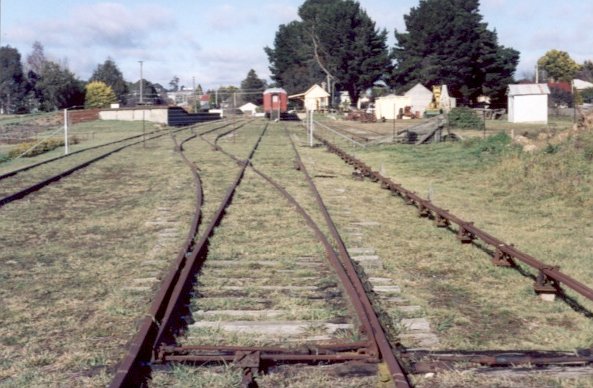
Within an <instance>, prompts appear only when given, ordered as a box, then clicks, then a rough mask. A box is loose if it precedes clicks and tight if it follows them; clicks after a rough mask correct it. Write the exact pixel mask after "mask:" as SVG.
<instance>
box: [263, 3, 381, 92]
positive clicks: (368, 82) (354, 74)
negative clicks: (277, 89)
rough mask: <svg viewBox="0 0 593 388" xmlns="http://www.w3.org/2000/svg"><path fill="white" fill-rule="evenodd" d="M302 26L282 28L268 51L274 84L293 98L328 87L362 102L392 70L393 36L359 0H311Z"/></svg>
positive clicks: (303, 12) (302, 13)
mask: <svg viewBox="0 0 593 388" xmlns="http://www.w3.org/2000/svg"><path fill="white" fill-rule="evenodd" d="M299 16H300V17H301V19H302V21H301V22H299V21H295V22H292V23H290V24H288V25H282V26H280V30H279V31H278V32H277V33H276V40H275V41H274V44H275V47H274V49H270V48H266V53H267V54H268V58H269V60H270V64H271V66H270V70H271V71H272V75H273V79H274V80H275V81H277V82H278V84H279V85H280V86H282V87H285V88H286V89H287V90H288V91H289V93H291V92H293V91H296V90H292V86H293V84H295V83H298V85H299V86H300V90H298V91H304V90H305V89H307V88H308V87H310V86H311V85H312V84H313V83H321V82H324V81H325V82H328V81H329V83H331V84H333V85H335V87H336V89H338V90H344V91H348V93H349V94H350V99H351V100H352V102H353V103H356V101H357V100H358V97H359V95H360V93H361V92H362V91H364V90H365V89H367V88H369V87H371V86H372V85H373V83H374V82H375V81H377V80H379V79H381V78H382V76H383V75H384V74H385V73H386V71H387V70H388V68H389V66H390V60H389V55H388V51H387V45H386V41H387V32H386V31H385V30H379V29H377V28H376V26H375V22H373V21H372V20H371V18H370V17H369V16H368V15H367V13H366V12H365V11H364V10H363V9H362V8H361V7H360V4H359V3H358V2H357V1H353V0H307V1H305V2H304V3H303V5H301V7H300V8H299Z"/></svg>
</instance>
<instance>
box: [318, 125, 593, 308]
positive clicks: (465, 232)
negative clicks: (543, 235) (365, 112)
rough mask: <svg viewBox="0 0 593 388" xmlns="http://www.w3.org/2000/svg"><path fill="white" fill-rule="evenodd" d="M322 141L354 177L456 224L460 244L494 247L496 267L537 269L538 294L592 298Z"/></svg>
mask: <svg viewBox="0 0 593 388" xmlns="http://www.w3.org/2000/svg"><path fill="white" fill-rule="evenodd" d="M315 137H316V139H318V140H319V141H320V142H321V143H323V144H324V145H325V146H326V147H327V149H328V150H329V151H330V152H333V153H335V154H336V155H338V156H339V157H340V158H341V159H342V160H343V161H345V162H346V163H347V164H349V165H351V166H352V167H353V168H354V170H355V172H354V173H353V174H355V175H356V176H358V177H360V178H369V179H370V180H371V181H373V182H380V183H381V187H382V188H384V189H386V190H390V191H391V192H392V193H393V194H394V195H398V196H400V197H401V198H402V199H404V201H405V202H406V203H407V204H409V205H414V206H415V207H416V208H418V215H419V216H420V217H426V218H430V219H433V220H434V222H435V225H436V226H437V227H449V226H451V224H456V225H457V226H458V230H457V238H458V239H459V240H460V241H461V242H462V243H472V242H473V241H474V240H476V239H480V240H482V241H483V242H484V243H486V244H488V245H490V246H492V247H493V248H494V255H493V258H492V261H493V263H494V264H495V265H498V266H507V267H512V266H516V262H515V261H514V260H518V261H520V262H522V263H524V264H526V265H528V266H530V267H532V268H534V269H536V270H537V271H538V275H537V279H536V281H535V284H534V289H535V291H536V292H537V293H554V294H562V293H563V290H562V289H561V287H560V284H564V285H565V286H566V287H568V288H570V289H572V290H573V291H575V292H577V293H579V294H580V295H582V296H584V297H585V298H587V299H588V300H591V301H593V289H591V288H590V287H588V286H586V285H585V284H583V283H581V282H579V281H577V280H576V279H574V278H572V277H570V276H568V275H566V274H565V273H562V272H560V270H559V268H558V267H557V266H552V265H549V264H546V263H544V262H542V261H540V260H538V259H536V258H535V257H533V256H531V255H528V254H527V253H525V252H522V251H520V250H518V249H517V248H515V247H514V246H513V245H510V244H506V243H504V242H503V241H502V240H500V239H498V238H496V237H494V236H492V235H490V234H488V233H487V232H485V231H483V230H482V229H480V228H478V227H476V226H475V225H474V224H473V223H472V222H468V221H464V220H463V219H461V218H459V217H457V216H455V215H453V214H451V213H450V212H449V211H448V210H445V209H442V208H440V207H438V206H436V205H435V204H433V203H432V202H431V201H430V200H427V199H423V198H421V197H420V196H419V195H418V194H416V193H415V192H412V191H410V190H407V189H406V188H404V187H403V186H402V185H401V184H398V183H395V182H393V181H392V180H391V179H389V178H387V177H384V176H383V175H381V174H380V173H379V172H378V171H373V169H372V168H371V167H369V166H368V165H366V164H365V163H364V162H362V161H360V160H358V159H356V158H355V157H353V156H351V155H349V154H348V153H346V152H345V151H343V150H341V149H340V148H338V147H337V146H335V145H334V144H332V143H330V142H329V141H327V140H325V139H324V138H322V137H320V136H319V135H315Z"/></svg>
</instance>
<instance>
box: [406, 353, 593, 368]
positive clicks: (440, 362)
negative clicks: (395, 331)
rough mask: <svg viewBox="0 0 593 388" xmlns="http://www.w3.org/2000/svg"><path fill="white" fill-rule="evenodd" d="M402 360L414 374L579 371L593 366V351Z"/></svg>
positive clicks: (415, 356) (417, 356) (408, 355)
mask: <svg viewBox="0 0 593 388" xmlns="http://www.w3.org/2000/svg"><path fill="white" fill-rule="evenodd" d="M402 357H403V358H404V359H405V360H406V361H407V362H408V363H409V364H410V369H411V373H428V372H437V371H440V370H452V369H457V370H459V369H464V368H465V369H467V368H474V367H476V366H478V367H479V366H485V367H490V368H505V367H517V366H522V367H533V368H539V367H543V366H549V365H562V366H571V367H579V366H587V365H591V364H593V351H592V350H590V349H580V350H576V351H573V352H557V351H537V350H497V351H493V350H486V351H461V350H458V351H454V350H451V351H434V352H432V351H407V352H405V353H403V354H402Z"/></svg>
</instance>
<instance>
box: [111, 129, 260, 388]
mask: <svg viewBox="0 0 593 388" xmlns="http://www.w3.org/2000/svg"><path fill="white" fill-rule="evenodd" d="M266 130H267V126H266V127H265V128H264V131H262V134H261V135H260V138H259V139H258V141H257V142H256V144H255V146H254V147H253V149H252V151H251V153H250V155H249V158H248V160H249V159H251V157H252V156H253V154H254V152H255V150H256V149H257V147H258V145H259V142H260V141H261V137H262V136H263V134H264V133H265V131H266ZM177 148H180V147H179V145H177ZM247 164H248V162H245V163H243V164H242V166H241V169H240V171H239V173H238V174H237V177H236V178H235V180H234V181H233V183H232V184H231V186H230V187H229V188H228V190H227V193H226V195H225V197H224V199H223V201H222V202H221V204H220V206H219V208H218V210H217V212H216V214H215V215H214V217H213V219H212V220H211V222H210V224H209V225H208V227H207V228H206V230H205V232H204V233H203V234H202V237H201V238H200V239H199V241H198V242H197V243H196V244H195V245H194V246H193V247H191V246H190V245H187V246H186V247H184V249H182V251H181V252H180V254H179V255H178V257H177V259H176V260H175V262H174V263H173V264H172V266H171V267H170V271H169V272H168V274H167V276H166V277H165V278H164V279H163V280H162V281H161V285H160V288H159V292H158V293H157V295H156V296H155V298H154V299H153V302H152V304H151V306H150V309H149V312H148V313H147V314H146V315H145V317H144V318H143V320H142V323H141V325H140V329H139V330H138V332H137V334H136V335H135V336H134V339H133V340H132V343H131V345H130V347H129V349H128V353H127V355H126V357H125V358H124V359H123V361H122V362H121V363H120V364H119V366H118V369H117V372H116V375H115V377H114V379H113V381H112V382H111V385H110V387H129V386H141V385H142V384H144V383H145V379H146V377H147V375H148V374H149V372H150V366H149V364H150V362H151V361H152V360H153V358H154V356H158V353H157V352H156V350H157V349H158V346H159V345H160V344H161V342H166V341H168V340H170V338H171V336H173V335H174V334H175V332H176V331H177V330H178V327H176V326H175V325H176V323H178V322H175V318H176V315H175V314H179V309H180V308H181V307H182V306H181V304H182V303H183V300H184V299H183V298H184V297H185V296H186V295H184V294H187V293H188V291H189V290H190V287H191V285H192V275H193V274H194V273H195V272H196V271H197V269H198V267H199V265H201V263H202V262H203V259H204V257H205V253H206V252H207V249H208V245H207V244H208V240H209V238H210V236H211V234H212V232H213V231H214V228H215V227H216V226H217V225H218V224H219V222H220V220H221V218H222V215H223V214H224V211H225V209H226V208H227V207H228V205H229V204H230V202H231V200H232V197H233V195H234V192H235V190H236V188H237V186H238V185H239V183H240V181H241V179H242V178H243V175H244V173H245V169H246V167H247ZM194 219H195V217H194ZM194 234H195V233H194ZM192 238H193V236H192ZM188 239H189V236H188Z"/></svg>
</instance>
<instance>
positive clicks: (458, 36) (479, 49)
mask: <svg viewBox="0 0 593 388" xmlns="http://www.w3.org/2000/svg"><path fill="white" fill-rule="evenodd" d="M479 7H480V2H479V0H421V1H420V4H419V5H418V6H417V7H414V8H412V9H411V10H410V13H409V15H405V16H404V21H405V24H406V30H407V31H406V32H398V31H397V30H396V31H395V38H396V41H397V43H396V46H395V48H394V49H393V51H392V58H393V59H394V60H395V68H394V70H393V78H392V82H393V83H394V86H396V88H397V89H399V90H406V89H408V88H410V87H411V86H413V85H414V84H415V83H418V82H421V83H422V84H424V85H425V86H428V87H431V86H433V85H439V84H446V85H448V87H449V89H450V90H451V91H452V93H453V94H454V95H455V96H456V97H457V98H459V99H460V100H461V102H462V103H466V104H471V103H472V102H475V101H476V99H477V97H478V96H480V95H482V94H485V95H488V96H490V97H491V98H492V100H493V105H496V104H497V103H500V102H501V100H502V99H503V97H504V92H505V90H506V87H507V85H508V84H509V83H511V82H512V77H513V74H514V72H515V69H516V67H517V64H518V61H519V53H518V52H517V51H516V50H514V49H511V48H506V47H504V46H500V45H499V44H498V37H497V34H496V31H490V30H488V28H487V24H486V23H484V22H483V21H482V15H480V13H479Z"/></svg>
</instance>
